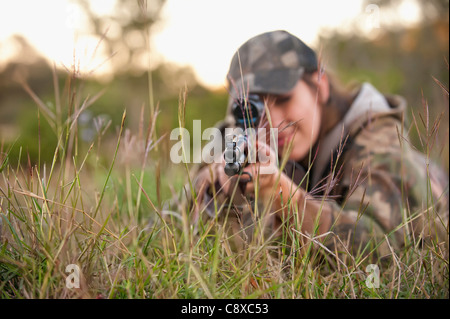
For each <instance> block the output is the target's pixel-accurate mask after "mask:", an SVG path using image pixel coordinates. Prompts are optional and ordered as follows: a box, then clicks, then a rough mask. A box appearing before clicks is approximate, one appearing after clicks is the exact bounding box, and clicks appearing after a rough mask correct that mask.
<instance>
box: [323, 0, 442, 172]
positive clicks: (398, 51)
mask: <svg viewBox="0 0 450 319" xmlns="http://www.w3.org/2000/svg"><path fill="white" fill-rule="evenodd" d="M403 1H404V0H392V1H386V0H369V1H366V2H365V4H366V5H368V4H376V5H379V6H380V9H383V10H384V9H386V10H392V11H396V10H398V7H399V6H400V5H401V3H402V2H403ZM414 3H417V5H418V6H419V10H420V12H421V16H420V20H419V22H418V23H416V24H413V25H402V24H400V23H397V22H395V21H394V22H392V24H389V25H381V26H380V28H379V29H378V30H376V33H375V35H376V36H375V37H373V36H372V37H370V38H368V37H367V36H366V35H364V34H359V33H357V32H355V33H354V34H349V33H342V32H340V31H339V30H334V31H332V32H329V33H328V34H326V35H325V34H323V35H322V36H321V39H320V44H321V47H322V52H323V53H324V54H323V60H324V62H325V63H326V65H327V68H328V69H329V70H331V71H332V72H333V73H334V74H336V76H337V77H338V78H339V79H341V81H342V82H343V83H346V84H356V83H360V82H363V81H368V82H371V83H372V84H374V85H375V86H376V87H377V88H378V89H379V90H380V91H382V92H384V93H393V94H400V95H402V96H404V97H405V98H406V100H407V102H408V105H409V109H408V111H407V114H406V116H407V118H408V119H409V120H410V121H409V122H410V123H411V121H412V114H411V113H412V112H414V113H415V116H416V117H417V118H418V113H419V112H420V113H423V112H424V109H423V98H424V99H425V101H426V102H427V104H428V106H429V116H430V121H433V120H435V119H437V118H439V117H440V116H441V114H442V119H441V122H440V125H439V126H438V127H437V128H438V132H439V133H438V134H437V138H436V139H437V143H436V145H438V146H437V148H439V149H442V150H443V152H441V156H442V158H441V159H440V160H441V161H442V162H443V164H444V166H445V167H446V168H447V169H448V153H447V152H448V118H449V114H448V94H446V92H445V90H443V88H442V87H441V86H440V85H442V86H444V87H446V88H448V87H449V67H448V60H449V13H448V8H449V1H446V0H432V1H416V2H414ZM383 12H384V11H383ZM382 14H384V13H382ZM435 79H437V80H438V81H439V83H438V82H436V81H435ZM419 121H420V120H419ZM419 124H420V123H419ZM415 131H416V130H415V129H412V130H411V131H410V132H409V135H410V136H409V137H410V138H411V140H412V141H413V143H414V144H415V145H416V146H417V147H418V148H419V149H421V146H420V142H419V140H418V136H417V132H415Z"/></svg>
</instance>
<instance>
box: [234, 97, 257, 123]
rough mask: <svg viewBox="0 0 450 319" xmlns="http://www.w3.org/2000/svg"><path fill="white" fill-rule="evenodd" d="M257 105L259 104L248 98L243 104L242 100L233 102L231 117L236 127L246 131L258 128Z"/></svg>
mask: <svg viewBox="0 0 450 319" xmlns="http://www.w3.org/2000/svg"><path fill="white" fill-rule="evenodd" d="M258 103H261V102H260V101H258V100H255V98H250V97H249V98H248V99H247V103H245V100H244V99H243V98H242V99H238V100H237V101H236V102H234V105H233V116H234V118H235V120H236V125H237V126H238V127H241V128H242V129H246V128H249V127H256V126H258V124H259V117H260V111H259V109H258V106H259V105H258Z"/></svg>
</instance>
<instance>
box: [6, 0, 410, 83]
mask: <svg viewBox="0 0 450 319" xmlns="http://www.w3.org/2000/svg"><path fill="white" fill-rule="evenodd" d="M415 1H417V0H404V1H403V3H402V5H401V8H399V10H398V14H399V15H398V16H397V18H396V19H398V20H401V21H403V22H404V23H414V22H415V21H416V20H417V19H418V16H419V12H418V9H417V6H415V4H414V3H415ZM90 2H91V4H92V6H93V9H94V10H95V11H96V12H97V13H98V14H102V13H108V12H110V11H111V10H113V8H114V3H115V1H114V0H91V1H90ZM386 21H387V19H386V14H384V13H383V12H380V11H379V10H378V9H377V7H376V6H375V7H374V5H370V4H369V5H367V4H366V2H364V1H362V0H345V1H333V0H331V1H329V0H316V1H304V0H277V1H273V0H272V1H268V0H244V1H243V0H227V1H216V0H214V1H213V0H167V2H166V4H165V7H164V9H163V11H162V19H161V21H160V22H159V23H158V24H157V25H156V26H155V28H154V31H155V32H154V35H153V38H152V42H151V46H152V49H153V50H154V51H153V52H154V54H153V55H152V59H154V60H155V63H156V62H159V61H168V62H172V63H176V64H178V65H182V66H190V67H192V69H193V70H194V72H195V74H196V76H197V78H198V80H199V81H200V82H201V83H202V84H203V85H206V86H208V87H210V88H220V87H223V86H224V85H225V77H226V74H227V71H228V67H229V63H230V61H231V57H232V56H233V54H234V52H235V51H236V49H237V48H238V47H239V46H240V45H241V44H242V43H244V42H245V41H246V40H248V39H249V38H251V37H253V36H255V35H257V34H259V33H263V32H266V31H270V30H276V29H284V30H287V31H289V32H291V33H292V34H294V35H296V36H298V37H299V38H301V39H302V40H303V41H304V42H305V43H307V44H309V45H310V46H312V47H314V48H316V49H317V45H318V42H317V40H318V37H319V35H324V34H326V30H329V29H335V28H338V29H339V30H341V31H344V32H345V31H347V32H348V31H349V30H350V28H352V27H354V26H355V22H356V23H357V24H358V25H359V26H360V28H361V30H363V31H364V32H366V34H367V35H368V36H370V35H371V34H372V35H373V34H376V32H378V31H379V30H380V29H381V28H383V27H384V24H385V23H387V22H386ZM85 26H86V18H85V17H84V16H83V14H82V12H81V11H80V10H79V9H78V7H77V6H76V5H75V3H74V2H73V1H70V0H39V1H34V0H14V1H0V64H1V63H2V62H4V61H6V60H8V59H9V58H10V57H11V56H13V55H14V54H15V52H16V51H15V50H17V48H14V46H11V45H5V43H7V42H5V41H6V40H7V39H8V38H9V37H11V35H13V34H20V35H22V36H24V37H26V38H27V39H28V41H29V42H30V43H31V44H32V45H33V46H34V47H35V48H36V49H37V50H38V52H40V53H41V54H43V55H44V56H46V57H47V59H49V60H50V61H54V62H55V63H56V64H57V65H60V66H61V65H63V66H70V65H71V64H72V63H73V57H74V52H75V53H76V56H77V58H78V59H80V60H81V63H80V64H81V65H82V66H85V67H86V68H87V69H89V68H93V67H95V66H96V65H100V64H101V63H102V62H103V61H104V58H102V57H94V58H92V56H93V52H94V50H95V47H96V46H97V43H98V38H96V37H94V36H91V35H89V34H88V33H87V32H86V27H85ZM102 68H103V72H107V68H108V65H107V63H105V64H102ZM96 72H97V71H96ZM98 72H102V69H101V68H100V69H99V70H98Z"/></svg>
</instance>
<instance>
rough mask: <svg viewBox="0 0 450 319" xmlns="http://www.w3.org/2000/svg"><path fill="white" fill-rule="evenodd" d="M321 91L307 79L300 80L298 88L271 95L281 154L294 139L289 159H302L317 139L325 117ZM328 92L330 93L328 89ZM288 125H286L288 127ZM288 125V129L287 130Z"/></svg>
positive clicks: (270, 109)
mask: <svg viewBox="0 0 450 319" xmlns="http://www.w3.org/2000/svg"><path fill="white" fill-rule="evenodd" d="M322 85H323V84H322V83H320V84H319V94H318V93H317V90H316V89H313V88H311V87H310V86H308V84H306V82H305V81H302V80H299V81H298V82H297V84H296V85H295V87H294V88H293V89H292V90H291V91H290V92H288V93H286V94H283V95H268V96H267V98H268V99H267V105H268V109H269V112H270V117H271V120H272V125H273V127H274V128H277V127H278V153H279V154H280V155H281V154H283V151H284V152H285V151H286V150H287V149H288V145H289V143H290V142H291V141H292V152H291V154H290V156H289V159H291V160H295V161H301V160H303V159H305V157H306V156H307V155H308V153H309V151H310V149H311V147H312V145H314V144H315V143H316V141H317V138H318V136H319V132H320V124H321V118H322V114H321V112H322V106H321V105H322V103H321V102H322V101H323V100H324V96H323V92H322V94H321V92H320V87H321V86H322ZM325 93H327V92H325ZM286 126H288V127H287V128H285V127H286ZM284 128H285V129H284Z"/></svg>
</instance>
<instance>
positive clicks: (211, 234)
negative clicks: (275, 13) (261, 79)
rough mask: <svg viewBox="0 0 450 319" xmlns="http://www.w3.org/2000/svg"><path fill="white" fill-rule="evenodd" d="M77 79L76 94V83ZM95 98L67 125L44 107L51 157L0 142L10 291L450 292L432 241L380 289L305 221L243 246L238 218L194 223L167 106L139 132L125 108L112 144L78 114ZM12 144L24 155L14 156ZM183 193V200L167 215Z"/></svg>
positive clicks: (409, 251) (408, 252)
mask: <svg viewBox="0 0 450 319" xmlns="http://www.w3.org/2000/svg"><path fill="white" fill-rule="evenodd" d="M69 82H70V81H69ZM69 85H72V86H74V87H72V90H73V91H76V90H75V85H77V83H76V82H75V81H72V83H69ZM69 96H70V95H69ZM34 98H35V100H36V101H37V104H38V105H40V107H41V108H42V107H43V106H42V103H41V101H39V100H38V98H37V97H34ZM183 99H184V97H183V96H181V98H180V114H181V115H182V114H183V113H184V112H185V110H184V106H185V101H184V100H183ZM77 100H79V101H81V102H79V104H78V105H76V104H75V103H76V102H75V101H77ZM90 101H91V100H90V99H80V98H79V97H77V99H75V98H70V99H68V101H67V102H63V101H61V102H60V103H61V105H59V106H58V108H57V109H59V110H60V109H61V108H62V107H64V104H65V105H66V106H67V108H68V109H69V111H68V114H69V116H68V119H67V120H64V121H63V120H62V119H61V118H59V117H58V116H52V113H51V112H52V110H50V109H47V110H45V113H46V118H47V120H49V121H53V122H52V123H51V125H50V126H51V127H53V128H54V130H55V134H56V135H57V136H58V140H59V143H58V146H57V148H56V149H55V150H54V156H53V160H52V162H50V163H47V162H45V163H40V165H39V164H38V163H36V164H33V163H31V162H30V161H29V164H28V165H23V164H21V163H22V162H23V160H22V158H21V157H26V156H27V154H26V152H25V151H24V150H22V149H21V146H20V145H17V144H15V145H13V146H11V148H9V149H2V150H1V153H0V175H1V180H0V218H1V222H2V224H1V242H0V296H1V298H5V299H9V298H14V299H20V298H97V297H99V298H448V297H449V295H448V289H449V285H448V283H449V278H448V260H447V259H445V257H443V254H442V253H441V252H440V251H439V250H438V249H437V248H436V247H433V245H431V246H426V247H423V248H421V247H417V246H414V245H407V248H405V249H403V250H402V251H400V252H396V254H395V258H394V259H393V261H392V262H391V263H389V264H386V265H382V266H381V269H380V271H381V283H380V287H379V288H368V287H367V285H366V283H365V280H366V277H367V274H366V273H365V266H366V265H367V262H364V261H363V257H362V256H358V255H351V254H345V252H344V255H347V256H346V257H347V260H346V262H345V263H341V262H340V261H337V260H336V259H335V258H334V257H335V255H334V254H332V252H331V254H330V252H328V251H326V249H324V248H319V249H312V246H311V245H312V244H309V245H306V246H303V244H302V240H301V235H300V234H299V233H298V232H297V231H296V230H294V229H288V228H286V229H285V231H284V233H283V236H281V238H277V239H276V240H271V238H270V237H269V238H267V236H266V237H265V236H263V231H262V227H258V225H259V224H257V227H255V229H254V233H253V236H252V238H253V239H252V240H251V241H250V242H249V243H248V246H247V247H246V249H245V250H243V251H236V250H235V249H234V248H233V247H234V245H235V238H234V237H235V234H234V233H233V232H230V231H228V230H227V223H223V222H221V221H219V220H218V219H209V220H201V221H200V223H199V225H198V226H197V227H194V226H193V225H192V223H190V214H191V212H190V211H189V210H188V205H186V203H185V202H183V199H182V198H183V196H180V194H181V193H182V191H181V189H182V187H181V186H182V185H185V184H187V185H188V184H189V183H190V180H189V176H188V174H187V172H186V171H189V170H190V167H188V166H185V167H184V166H182V165H179V166H174V165H171V164H170V161H169V159H168V158H167V157H166V158H165V157H164V156H167V155H164V154H163V153H161V149H162V144H161V143H162V142H161V141H163V140H164V138H162V139H159V138H160V137H157V136H156V133H155V129H154V128H155V125H156V123H157V109H156V110H155V111H154V112H153V113H151V114H150V117H149V120H148V123H147V124H145V123H144V120H142V122H141V125H140V129H139V132H133V131H132V130H130V129H128V128H126V127H125V124H124V123H125V121H124V119H125V115H126V113H125V112H124V114H123V119H122V122H121V123H120V125H119V126H118V127H117V128H116V139H115V141H114V142H111V141H109V142H106V141H103V142H102V141H101V139H102V130H99V131H98V136H97V138H96V139H95V140H94V142H93V143H92V144H90V145H84V144H83V142H82V141H81V140H80V139H79V138H78V135H77V119H78V116H71V114H77V112H78V111H79V110H82V109H83V105H85V106H86V105H87V104H89V103H90ZM183 101H184V102H183ZM44 106H45V105H44ZM71 110H72V111H71ZM39 114H41V113H39ZM41 115H42V114H41ZM40 121H43V119H42V117H40ZM180 125H183V120H182V116H181V117H180ZM39 138H40V135H39V134H37V136H36V143H38V144H39V145H42V143H43V141H41V140H40V139H39ZM146 146H147V147H146ZM13 147H14V148H18V149H19V150H20V152H19V154H20V156H19V158H11V157H10V153H11V149H12V148H13ZM158 148H159V149H158ZM175 195H176V196H175ZM174 197H175V198H178V199H179V200H180V203H178V205H175V209H173V208H172V209H173V211H171V213H168V211H167V209H166V207H165V203H167V202H168V200H169V199H170V198H174ZM325 255H327V256H328V259H326V258H323V257H324V256H325ZM330 256H331V257H330ZM333 259H334V261H335V263H334V262H333ZM320 261H321V262H320ZM69 264H76V265H78V266H79V267H80V270H81V274H82V276H81V280H80V288H71V289H70V288H67V287H66V278H67V277H68V276H69V275H70V273H68V272H66V271H65V270H66V267H67V265H69ZM332 264H335V265H334V266H333V267H332Z"/></svg>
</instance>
